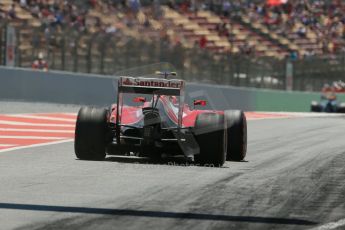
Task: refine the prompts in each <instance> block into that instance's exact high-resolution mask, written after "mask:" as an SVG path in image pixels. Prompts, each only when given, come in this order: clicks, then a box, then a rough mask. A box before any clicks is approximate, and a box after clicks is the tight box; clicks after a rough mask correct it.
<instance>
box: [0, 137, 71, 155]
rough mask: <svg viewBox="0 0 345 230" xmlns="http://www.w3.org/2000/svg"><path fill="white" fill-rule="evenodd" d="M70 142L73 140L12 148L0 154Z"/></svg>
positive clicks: (0, 151) (1, 151)
mask: <svg viewBox="0 0 345 230" xmlns="http://www.w3.org/2000/svg"><path fill="white" fill-rule="evenodd" d="M71 141H73V139H68V140H62V141H54V142H49V143H43V144H35V145H24V146H18V147H13V148H10V149H3V150H0V153H3V152H9V151H14V150H19V149H27V148H34V147H41V146H47V145H55V144H61V143H66V142H71Z"/></svg>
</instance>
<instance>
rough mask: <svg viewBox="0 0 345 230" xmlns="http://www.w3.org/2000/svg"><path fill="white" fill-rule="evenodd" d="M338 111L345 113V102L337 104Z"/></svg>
mask: <svg viewBox="0 0 345 230" xmlns="http://www.w3.org/2000/svg"><path fill="white" fill-rule="evenodd" d="M337 112H338V113H345V103H344V102H343V103H340V104H339V105H338V106H337Z"/></svg>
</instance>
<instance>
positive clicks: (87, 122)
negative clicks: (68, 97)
mask: <svg viewBox="0 0 345 230" xmlns="http://www.w3.org/2000/svg"><path fill="white" fill-rule="evenodd" d="M107 114H108V111H107V110H106V109H98V108H94V107H82V108H81V109H80V110H79V112H78V117H77V123H76V127H75V140H74V151H75V154H76V156H77V158H79V159H81V160H103V159H104V158H105V148H106V145H107V139H106V138H107Z"/></svg>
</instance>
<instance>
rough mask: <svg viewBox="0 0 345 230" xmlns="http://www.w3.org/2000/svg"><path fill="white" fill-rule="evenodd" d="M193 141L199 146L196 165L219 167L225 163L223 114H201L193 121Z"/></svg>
mask: <svg viewBox="0 0 345 230" xmlns="http://www.w3.org/2000/svg"><path fill="white" fill-rule="evenodd" d="M194 135H195V139H196V141H197V143H198V145H199V150H200V152H199V154H196V155H195V160H196V162H197V163H199V164H202V165H205V166H206V165H209V166H215V167H220V166H222V165H223V164H224V162H225V157H226V156H225V155H226V146H227V142H226V132H225V122H224V115H223V114H216V113H202V114H199V115H198V116H197V118H196V120H195V126H194Z"/></svg>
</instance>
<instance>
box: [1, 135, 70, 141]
mask: <svg viewBox="0 0 345 230" xmlns="http://www.w3.org/2000/svg"><path fill="white" fill-rule="evenodd" d="M1 139H35V140H59V139H66V138H63V137H40V136H3V135H0V141H1Z"/></svg>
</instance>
